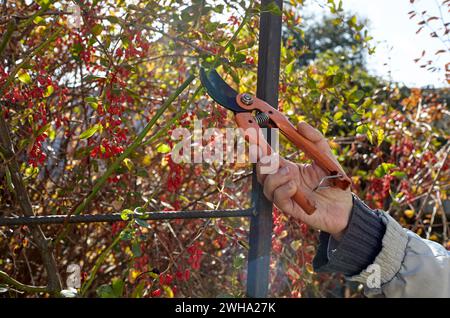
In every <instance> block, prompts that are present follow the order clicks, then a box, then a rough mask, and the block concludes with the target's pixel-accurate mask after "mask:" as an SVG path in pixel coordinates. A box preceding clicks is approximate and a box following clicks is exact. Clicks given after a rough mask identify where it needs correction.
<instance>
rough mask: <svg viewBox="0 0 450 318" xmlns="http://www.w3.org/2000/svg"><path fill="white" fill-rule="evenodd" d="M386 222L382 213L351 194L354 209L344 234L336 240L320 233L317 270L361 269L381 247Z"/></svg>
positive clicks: (347, 271)
mask: <svg viewBox="0 0 450 318" xmlns="http://www.w3.org/2000/svg"><path fill="white" fill-rule="evenodd" d="M385 230H386V226H385V223H384V222H383V220H382V217H381V213H380V212H378V211H375V210H372V209H370V208H369V207H368V206H367V205H365V204H364V203H363V202H362V201H361V200H360V199H359V198H358V197H357V196H356V195H353V209H352V214H351V217H350V221H349V225H348V227H347V230H346V232H345V234H344V236H343V238H342V239H341V240H340V241H339V242H337V241H335V240H334V239H333V238H332V237H331V235H330V234H328V233H325V232H321V233H320V245H319V248H318V251H317V255H316V257H315V258H314V260H313V266H314V269H315V271H316V272H340V273H343V274H345V275H346V276H353V275H356V274H359V273H361V272H362V271H363V270H364V269H366V268H367V267H368V266H369V265H370V264H372V263H373V261H374V260H375V258H376V257H377V255H378V254H379V253H380V251H381V247H382V239H383V236H384V234H385Z"/></svg>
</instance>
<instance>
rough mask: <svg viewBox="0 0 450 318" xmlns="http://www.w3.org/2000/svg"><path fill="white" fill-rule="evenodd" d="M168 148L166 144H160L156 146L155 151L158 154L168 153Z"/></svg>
mask: <svg viewBox="0 0 450 318" xmlns="http://www.w3.org/2000/svg"><path fill="white" fill-rule="evenodd" d="M170 150H171V149H170V147H169V146H168V145H166V144H161V145H159V146H158V148H156V151H157V152H159V153H168V152H170Z"/></svg>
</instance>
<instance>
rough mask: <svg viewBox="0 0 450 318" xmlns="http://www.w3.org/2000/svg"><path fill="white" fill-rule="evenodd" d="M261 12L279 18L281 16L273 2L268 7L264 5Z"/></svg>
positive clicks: (278, 8) (279, 10)
mask: <svg viewBox="0 0 450 318" xmlns="http://www.w3.org/2000/svg"><path fill="white" fill-rule="evenodd" d="M262 11H263V12H270V13H272V14H273V15H278V16H280V15H281V14H282V12H281V9H280V7H279V6H278V5H277V4H276V3H275V1H272V2H271V3H269V4H268V5H266V6H265V7H264V8H263V9H262Z"/></svg>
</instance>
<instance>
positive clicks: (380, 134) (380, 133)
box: [377, 129, 384, 147]
mask: <svg viewBox="0 0 450 318" xmlns="http://www.w3.org/2000/svg"><path fill="white" fill-rule="evenodd" d="M383 140H384V130H383V129H378V130H377V144H378V147H379V146H380V145H381V143H382V142H383Z"/></svg>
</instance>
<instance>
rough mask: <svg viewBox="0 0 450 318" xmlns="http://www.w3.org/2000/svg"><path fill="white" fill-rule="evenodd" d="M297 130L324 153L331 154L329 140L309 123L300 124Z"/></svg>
mask: <svg viewBox="0 0 450 318" xmlns="http://www.w3.org/2000/svg"><path fill="white" fill-rule="evenodd" d="M297 130H298V132H299V133H301V134H302V135H303V136H304V137H306V138H307V139H308V140H309V141H311V142H313V143H315V144H316V145H317V147H319V148H320V149H321V150H322V151H327V152H331V148H330V146H329V145H328V141H327V139H326V138H325V137H324V136H323V135H322V134H321V132H320V131H318V130H317V129H315V128H314V127H312V126H311V125H310V124H308V123H307V122H304V121H302V122H300V123H299V124H298V126H297Z"/></svg>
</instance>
